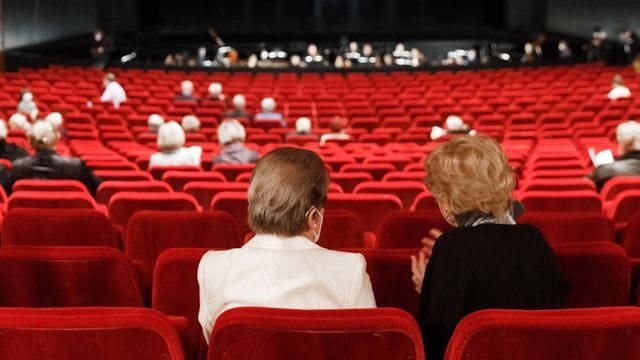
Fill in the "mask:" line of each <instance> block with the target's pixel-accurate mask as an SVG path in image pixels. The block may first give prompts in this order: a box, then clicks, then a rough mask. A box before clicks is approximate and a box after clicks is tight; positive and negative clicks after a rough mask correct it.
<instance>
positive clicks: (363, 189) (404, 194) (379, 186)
mask: <svg viewBox="0 0 640 360" xmlns="http://www.w3.org/2000/svg"><path fill="white" fill-rule="evenodd" d="M426 190H427V188H426V186H425V185H424V183H421V182H419V181H366V182H361V183H360V184H358V185H357V186H356V188H355V189H354V191H353V192H354V193H356V194H358V193H369V194H374V193H377V194H393V195H396V196H397V197H398V198H399V199H400V201H402V204H403V208H404V209H406V210H409V209H410V208H411V204H413V201H414V200H415V198H416V196H418V194H420V193H422V192H423V191H426Z"/></svg>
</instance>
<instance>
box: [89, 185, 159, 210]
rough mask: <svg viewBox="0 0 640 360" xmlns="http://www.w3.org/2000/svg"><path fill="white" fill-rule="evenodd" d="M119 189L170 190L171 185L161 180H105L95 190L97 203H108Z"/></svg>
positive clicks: (139, 190) (141, 190) (140, 190)
mask: <svg viewBox="0 0 640 360" xmlns="http://www.w3.org/2000/svg"><path fill="white" fill-rule="evenodd" d="M121 191H135V192H171V187H170V186H169V185H168V184H166V183H165V182H163V181H158V180H147V181H145V180H142V181H105V182H103V183H102V184H100V186H98V190H97V191H96V200H97V201H98V203H100V204H103V205H108V204H109V201H110V200H111V197H112V196H113V195H115V194H117V193H119V192H121Z"/></svg>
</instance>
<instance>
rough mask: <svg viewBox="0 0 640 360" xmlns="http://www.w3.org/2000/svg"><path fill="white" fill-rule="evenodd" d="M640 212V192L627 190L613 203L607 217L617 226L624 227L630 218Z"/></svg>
mask: <svg viewBox="0 0 640 360" xmlns="http://www.w3.org/2000/svg"><path fill="white" fill-rule="evenodd" d="M639 212H640V190H625V191H622V192H621V193H619V194H618V195H617V196H616V197H615V198H614V199H613V201H612V202H611V206H610V207H609V209H608V210H607V215H608V216H609V218H611V220H612V221H613V223H614V224H616V225H617V226H620V227H622V226H624V225H625V224H626V223H627V221H628V220H629V218H631V217H632V216H633V215H635V214H636V213H639Z"/></svg>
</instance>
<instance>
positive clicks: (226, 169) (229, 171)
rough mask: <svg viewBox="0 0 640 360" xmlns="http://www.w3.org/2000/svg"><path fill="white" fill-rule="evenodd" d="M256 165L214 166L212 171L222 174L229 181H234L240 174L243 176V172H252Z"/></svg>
mask: <svg viewBox="0 0 640 360" xmlns="http://www.w3.org/2000/svg"><path fill="white" fill-rule="evenodd" d="M254 167H255V164H217V165H213V168H211V170H213V171H217V172H219V173H222V174H223V175H224V176H225V177H226V178H227V181H234V180H235V179H236V177H237V176H238V174H242V173H243V172H251V171H253V168H254Z"/></svg>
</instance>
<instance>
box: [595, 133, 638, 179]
mask: <svg viewBox="0 0 640 360" xmlns="http://www.w3.org/2000/svg"><path fill="white" fill-rule="evenodd" d="M616 142H617V143H618V158H616V159H615V161H614V162H613V163H610V164H604V165H600V166H598V167H596V168H595V169H594V171H593V173H592V174H591V175H590V177H591V179H592V180H593V182H595V184H596V188H597V189H598V191H600V189H602V187H603V186H604V184H605V183H606V182H607V180H609V179H611V178H612V177H614V176H633V175H640V123H638V122H637V121H627V122H624V123H622V124H620V125H618V128H617V129H616Z"/></svg>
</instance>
